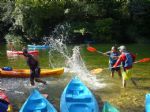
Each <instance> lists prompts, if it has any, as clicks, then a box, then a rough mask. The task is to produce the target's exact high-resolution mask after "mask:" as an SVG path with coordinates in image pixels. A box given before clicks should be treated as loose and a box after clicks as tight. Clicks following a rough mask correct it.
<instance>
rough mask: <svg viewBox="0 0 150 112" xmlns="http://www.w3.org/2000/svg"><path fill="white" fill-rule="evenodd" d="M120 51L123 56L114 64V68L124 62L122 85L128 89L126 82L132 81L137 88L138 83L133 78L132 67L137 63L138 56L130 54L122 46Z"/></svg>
mask: <svg viewBox="0 0 150 112" xmlns="http://www.w3.org/2000/svg"><path fill="white" fill-rule="evenodd" d="M118 49H119V51H120V53H121V55H120V56H119V58H118V60H117V62H116V63H115V64H114V66H113V67H114V68H116V67H118V66H119V65H120V63H121V62H122V64H123V65H122V66H123V70H124V71H123V72H122V84H123V88H124V87H126V81H127V80H129V79H131V81H132V83H133V84H134V85H135V86H136V85H137V84H136V82H135V81H134V80H133V78H132V74H131V73H132V70H131V69H132V65H133V62H134V61H135V58H136V56H135V55H134V54H132V53H130V52H128V51H127V49H126V47H125V46H123V45H122V46H120V47H119V48H118Z"/></svg>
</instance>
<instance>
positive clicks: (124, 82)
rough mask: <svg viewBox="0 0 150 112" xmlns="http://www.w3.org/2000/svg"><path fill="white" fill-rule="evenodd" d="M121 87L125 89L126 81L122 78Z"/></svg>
mask: <svg viewBox="0 0 150 112" xmlns="http://www.w3.org/2000/svg"><path fill="white" fill-rule="evenodd" d="M122 86H123V88H125V87H126V80H125V79H124V78H122Z"/></svg>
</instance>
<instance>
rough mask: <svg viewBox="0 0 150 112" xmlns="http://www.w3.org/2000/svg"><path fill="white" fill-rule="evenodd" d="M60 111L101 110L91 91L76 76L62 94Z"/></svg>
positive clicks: (93, 111) (98, 111)
mask: <svg viewBox="0 0 150 112" xmlns="http://www.w3.org/2000/svg"><path fill="white" fill-rule="evenodd" d="M60 112H100V110H99V106H98V103H97V101H96V99H95V97H94V95H93V94H92V93H91V91H90V90H89V89H88V88H87V87H86V86H85V85H84V84H83V83H82V82H81V81H80V80H79V79H78V78H77V77H75V78H73V79H72V80H71V81H70V83H69V84H68V85H67V86H66V88H65V89H64V91H63V93H62V95H61V100H60Z"/></svg>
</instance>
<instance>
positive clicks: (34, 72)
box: [30, 67, 40, 79]
mask: <svg viewBox="0 0 150 112" xmlns="http://www.w3.org/2000/svg"><path fill="white" fill-rule="evenodd" d="M30 72H31V75H30V78H31V79H34V78H39V77H40V68H39V67H37V68H35V69H31V71H30Z"/></svg>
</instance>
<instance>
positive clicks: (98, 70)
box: [91, 68, 103, 74]
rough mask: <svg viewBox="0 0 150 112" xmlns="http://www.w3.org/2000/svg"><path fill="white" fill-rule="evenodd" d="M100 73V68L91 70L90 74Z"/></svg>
mask: <svg viewBox="0 0 150 112" xmlns="http://www.w3.org/2000/svg"><path fill="white" fill-rule="evenodd" d="M102 71H103V69H102V68H96V69H93V70H91V73H92V74H98V73H101V72H102Z"/></svg>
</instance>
